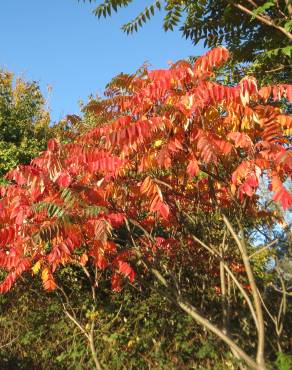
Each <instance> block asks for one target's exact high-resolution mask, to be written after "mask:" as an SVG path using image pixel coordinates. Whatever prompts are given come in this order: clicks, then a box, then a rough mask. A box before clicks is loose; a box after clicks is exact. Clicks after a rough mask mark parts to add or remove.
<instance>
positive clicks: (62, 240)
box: [0, 47, 292, 369]
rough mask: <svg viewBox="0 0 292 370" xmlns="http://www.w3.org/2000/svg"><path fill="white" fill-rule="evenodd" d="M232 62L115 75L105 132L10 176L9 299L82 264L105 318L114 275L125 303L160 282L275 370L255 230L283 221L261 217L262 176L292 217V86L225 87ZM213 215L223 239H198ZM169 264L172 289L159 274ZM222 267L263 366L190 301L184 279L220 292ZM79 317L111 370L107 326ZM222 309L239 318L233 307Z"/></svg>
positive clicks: (103, 111)
mask: <svg viewBox="0 0 292 370" xmlns="http://www.w3.org/2000/svg"><path fill="white" fill-rule="evenodd" d="M228 58H229V53H228V51H227V50H226V49H225V48H221V47H220V48H216V49H214V50H211V51H210V52H208V53H207V54H206V55H204V56H202V57H200V58H198V59H197V60H196V62H195V63H194V65H193V66H192V65H191V64H189V63H186V62H178V63H176V64H174V65H173V66H172V67H171V68H170V69H168V70H154V71H148V70H147V69H146V68H142V69H141V70H140V71H138V73H137V74H136V75H133V76H126V75H121V76H119V77H117V78H116V80H115V82H114V84H111V85H109V87H108V90H107V92H106V95H107V99H106V100H101V101H91V102H90V103H89V104H88V106H87V108H86V110H87V112H88V113H87V114H89V115H90V114H92V115H93V118H94V117H96V127H93V128H90V129H89V130H88V131H85V132H84V133H82V134H80V135H79V136H77V137H76V138H75V139H74V140H72V142H70V143H65V144H60V143H59V142H58V141H57V140H54V139H51V140H49V142H48V147H47V150H46V151H44V152H43V153H42V154H41V155H40V156H38V157H36V158H35V159H34V160H33V161H32V162H31V164H30V165H28V166H20V167H18V168H17V169H16V170H12V171H10V172H9V173H8V175H7V177H8V179H10V181H12V182H13V184H11V185H10V186H7V187H2V188H1V194H2V199H1V200H0V221H1V231H0V233H1V238H0V240H1V244H0V248H1V254H0V266H1V268H2V269H3V270H4V271H6V273H5V277H4V279H3V281H2V283H1V284H0V291H1V292H2V293H5V292H7V291H9V290H10V289H11V287H12V286H13V284H15V282H16V281H17V279H18V278H19V277H20V276H21V275H22V274H23V273H24V272H25V271H29V270H30V269H32V271H33V273H34V274H37V273H38V272H39V271H41V277H42V281H43V285H44V288H45V289H47V290H54V289H55V288H57V287H58V286H57V283H56V281H55V279H54V273H55V272H56V270H58V269H61V267H62V266H63V265H67V264H73V265H79V266H81V268H82V269H83V271H84V273H85V275H86V276H88V279H89V282H90V286H91V290H92V301H93V303H94V305H93V307H94V306H95V305H96V290H97V286H98V281H99V278H100V277H101V276H102V275H103V276H110V279H111V284H112V288H113V290H115V291H120V290H121V289H122V286H123V282H124V281H128V282H130V283H131V284H133V283H134V281H135V278H136V276H137V272H139V274H138V278H139V279H140V276H141V277H142V280H143V281H145V280H146V282H147V271H148V272H150V273H151V274H153V276H154V277H155V278H156V279H157V281H159V282H160V283H161V284H162V287H160V288H158V289H159V290H160V291H161V292H162V294H163V295H164V296H165V297H166V298H167V299H169V301H170V302H172V303H173V304H174V305H176V306H178V307H179V308H180V309H182V310H183V311H184V312H186V313H187V314H188V315H190V316H191V317H192V318H194V319H195V320H196V321H197V322H198V323H199V324H200V325H202V326H205V327H207V329H208V330H210V331H211V332H212V333H213V334H215V335H216V336H218V337H219V338H220V339H221V340H223V341H224V343H225V344H227V345H228V346H229V348H230V349H231V350H232V351H233V353H234V355H235V357H237V358H239V359H241V360H243V361H245V362H246V363H247V364H248V365H249V366H251V367H253V368H254V369H266V366H265V351H264V347H265V326H264V318H263V305H262V302H261V295H260V293H259V290H258V286H257V282H256V279H255V271H254V269H253V263H252V255H249V253H250V250H251V249H252V246H250V245H249V242H248V239H246V236H245V235H246V232H245V228H247V227H249V228H251V227H252V226H253V225H255V224H256V223H257V222H258V220H259V219H260V220H261V222H265V223H267V224H269V223H274V222H279V221H281V214H278V213H277V212H269V211H266V210H263V209H261V203H260V202H259V199H258V194H257V189H258V187H259V182H260V179H261V177H262V176H263V175H265V176H266V177H267V181H268V182H269V187H270V191H271V192H272V194H273V201H275V202H278V203H279V204H280V205H281V207H283V208H284V209H288V208H291V206H292V196H291V194H290V193H289V191H288V190H287V189H286V187H285V185H284V183H285V180H286V179H287V178H288V177H289V176H290V175H291V152H290V151H289V150H288V148H287V144H288V139H287V137H288V135H289V134H290V129H291V117H289V116H287V115H285V114H284V113H285V112H282V111H281V107H280V104H279V102H281V101H282V100H284V101H289V102H291V100H292V99H291V92H292V87H291V86H290V85H276V86H267V87H262V88H261V89H259V88H258V86H257V82H256V80H255V79H254V78H251V77H245V78H244V79H243V80H241V81H240V83H239V84H238V85H236V86H225V85H223V84H222V83H220V82H219V81H220V76H217V75H216V73H215V72H214V70H216V69H217V68H218V67H220V66H221V65H222V64H223V63H224V62H226V61H227V60H228ZM118 86H120V88H119V87H118ZM98 118H99V119H98ZM204 215H207V216H205V217H206V218H207V219H208V218H209V220H211V221H209V225H210V226H212V227H213V228H214V230H215V232H210V233H206V231H205V230H204V229H202V228H201V227H199V228H198V225H200V224H201V223H203V222H202V219H204V218H203V217H204ZM229 219H232V220H234V221H235V223H236V228H239V235H238V233H237V232H236V231H235V226H234V225H233V226H232V224H231V222H230V221H229ZM203 225H204V223H203ZM206 225H208V223H205V227H206ZM198 232H201V235H198ZM275 243H277V241H273V242H272V244H271V245H274V244H275ZM268 247H270V246H266V247H265V249H267V248H268ZM226 248H227V249H226ZM227 251H228V253H227ZM225 254H226V255H225ZM210 255H211V257H212V261H211V262H208V260H209V257H210ZM167 257H169V258H167ZM161 258H162V259H163V258H166V262H165V263H163V264H162V266H163V268H164V269H165V271H166V272H167V274H168V276H167V277H164V276H163V275H164V274H163V273H162V272H161V271H159V270H158V269H157V268H156V261H157V260H160V259H161ZM135 262H137V265H136V269H134V263H135ZM218 262H219V265H218ZM194 266H195V268H194ZM219 266H220V268H221V276H222V281H221V289H222V292H223V290H224V291H225V290H226V289H225V288H226V283H224V281H225V278H227V276H228V279H232V281H234V284H235V286H236V287H237V288H238V289H239V292H240V294H241V295H242V296H243V297H244V300H245V302H247V303H246V304H247V306H248V308H249V310H250V314H251V317H252V319H253V320H254V324H255V328H256V330H255V332H256V334H255V335H254V338H256V339H255V340H256V343H257V353H256V354H255V359H253V353H252V352H251V354H247V352H246V351H245V348H244V344H239V343H237V342H236V341H235V340H234V339H232V337H231V335H230V334H229V333H228V320H227V318H228V317H227V315H226V313H225V314H223V318H224V322H225V324H226V327H225V329H224V330H221V329H219V328H218V326H216V325H214V323H212V322H211V321H210V320H209V319H207V318H206V317H204V315H202V314H200V313H199V311H198V309H197V308H195V307H194V305H193V304H192V302H191V301H188V300H187V299H185V298H184V296H183V289H184V288H183V286H181V285H180V281H179V279H178V278H177V276H179V274H178V275H177V273H178V271H179V269H188V271H191V272H193V273H194V272H195V271H198V272H199V276H201V275H205V274H208V275H210V276H211V277H213V278H214V280H216V279H217V280H218V273H219V274H220V271H219V270H218V268H219ZM135 270H136V271H135ZM232 271H233V272H232ZM235 271H237V272H238V273H239V276H237V277H236V276H235V273H234V272H235ZM242 272H245V273H246V275H244V276H242V275H241V273H242ZM144 277H145V279H144ZM213 278H212V279H209V280H210V281H213ZM191 279H192V281H194V277H192V278H191ZM213 288H214V287H213ZM223 288H224V289H223ZM59 289H61V287H59ZM281 291H282V289H281ZM249 292H251V293H249ZM222 295H223V293H222ZM64 297H65V299H66V292H65V294H64ZM283 297H286V293H285V292H284V296H283ZM283 299H284V298H283ZM285 299H286V298H285ZM227 300H228V299H227ZM68 307H69V306H67V305H66V303H64V309H65V312H66V314H67V316H68V317H70V319H71V320H72V321H73V322H74V323H75V324H76V325H77V326H78V327H79V329H80V331H81V332H82V334H83V335H84V336H85V337H86V338H87V339H88V342H89V344H90V348H91V351H92V355H93V357H94V359H95V364H96V368H100V365H99V362H98V359H97V351H96V348H95V344H94V332H95V320H94V319H92V322H91V325H90V326H89V327H84V326H82V325H80V323H79V322H78V320H77V319H76V317H74V310H73V313H72V311H70V310H68ZM222 307H223V312H225V310H227V308H228V301H226V300H225V299H223V300H222ZM229 308H230V307H229ZM281 317H282V312H281ZM249 350H251V349H250V348H249ZM251 351H252V350H251Z"/></svg>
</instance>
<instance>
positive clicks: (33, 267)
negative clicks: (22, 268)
mask: <svg viewBox="0 0 292 370" xmlns="http://www.w3.org/2000/svg"><path fill="white" fill-rule="evenodd" d="M41 265H42V264H41V261H37V263H35V264H34V265H33V266H32V268H31V270H32V272H33V274H34V275H36V274H37V273H38V272H39V271H40V268H41Z"/></svg>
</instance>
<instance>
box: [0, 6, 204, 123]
mask: <svg viewBox="0 0 292 370" xmlns="http://www.w3.org/2000/svg"><path fill="white" fill-rule="evenodd" d="M147 3H149V2H147V1H144V0H143V1H141V0H136V1H135V2H134V4H133V5H131V6H130V7H129V8H127V9H123V11H120V12H119V13H118V14H115V15H114V16H113V17H111V18H108V19H106V20H104V19H102V20H99V21H98V20H97V18H95V17H94V16H93V15H92V13H91V10H92V9H93V7H94V4H89V3H88V4H84V3H83V2H78V1H77V0H8V1H7V0H6V1H4V0H2V1H1V5H0V33H1V42H0V68H5V69H8V70H10V71H12V72H14V73H15V74H17V75H20V76H22V77H24V78H25V79H29V80H36V81H38V82H39V83H40V86H41V88H42V91H43V93H44V95H45V96H46V98H47V99H48V101H49V106H50V109H51V113H52V120H53V121H57V120H59V119H61V118H62V117H64V116H65V115H66V114H68V113H70V114H72V113H79V105H78V102H79V101H80V100H83V101H87V97H88V96H89V95H90V94H99V95H102V93H103V90H104V86H105V85H106V83H107V82H108V81H109V80H110V79H111V78H112V77H113V76H115V75H116V74H118V73H120V72H134V71H135V70H136V69H137V68H138V67H140V66H141V65H142V64H143V62H145V61H148V62H150V64H151V66H152V68H165V67H167V62H168V61H169V60H171V61H176V60H178V59H182V58H185V57H187V56H189V55H198V54H201V53H202V50H203V49H202V47H198V46H196V47H194V46H193V45H192V44H191V42H190V41H187V40H185V39H183V38H182V37H181V34H180V32H179V31H178V30H176V31H175V32H167V33H165V32H164V31H163V30H162V14H160V15H158V16H156V17H154V18H153V20H152V21H150V22H149V23H148V24H146V25H145V26H144V27H143V28H142V29H141V30H140V31H139V32H138V33H137V34H134V35H131V36H127V35H125V34H124V33H123V32H122V31H121V30H120V26H121V25H122V24H123V23H125V22H126V21H129V20H130V19H132V18H133V17H134V16H135V15H137V14H138V12H139V11H141V10H142V9H143V6H144V5H147ZM47 86H52V92H50V93H49V94H48V91H47Z"/></svg>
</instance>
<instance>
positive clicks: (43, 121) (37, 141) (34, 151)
mask: <svg viewBox="0 0 292 370" xmlns="http://www.w3.org/2000/svg"><path fill="white" fill-rule="evenodd" d="M50 122H51V120H50V114H49V111H48V109H47V108H46V101H45V98H44V96H43V95H42V93H41V91H40V87H39V85H38V84H37V83H36V82H26V81H24V80H23V79H21V78H15V77H14V74H13V73H11V72H9V71H4V70H0V181H1V182H3V176H4V175H5V174H6V173H7V172H8V171H9V170H10V169H12V168H14V167H16V166H17V165H18V164H28V163H29V162H30V161H31V159H32V158H34V157H35V156H37V155H38V154H39V152H40V151H42V150H44V149H45V148H46V144H47V141H48V140H49V139H50V138H52V137H55V138H58V139H59V140H60V141H68V140H70V139H71V138H72V136H74V135H75V134H76V129H75V128H73V126H74V125H75V124H76V122H75V121H74V116H68V118H66V119H63V120H61V121H60V122H58V123H56V124H54V125H53V126H52V125H50Z"/></svg>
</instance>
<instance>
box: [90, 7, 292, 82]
mask: <svg viewBox="0 0 292 370" xmlns="http://www.w3.org/2000/svg"><path fill="white" fill-rule="evenodd" d="M84 1H86V0H84ZM87 1H89V2H93V0H87ZM133 2H134V1H133V0H105V1H102V2H101V1H99V4H98V6H97V7H96V8H95V9H94V14H95V15H96V16H98V17H102V16H103V17H107V16H110V15H111V14H112V12H114V11H118V10H119V8H122V7H128V6H129V5H130V4H131V3H133ZM141 3H144V4H146V2H141ZM146 5H147V4H146ZM144 6H145V5H144ZM162 9H163V10H164V12H165V16H164V20H163V28H164V30H165V31H168V30H174V28H175V27H176V26H180V31H181V32H182V35H183V36H184V37H186V38H190V39H191V40H192V41H193V43H194V44H195V45H196V44H198V43H199V42H204V45H205V46H207V47H208V48H213V47H215V46H217V45H225V46H226V47H227V48H228V49H229V50H230V51H231V52H232V54H233V62H234V64H237V63H243V64H244V66H248V67H249V72H251V73H252V74H254V75H256V77H257V79H258V80H262V81H263V82H265V83H266V82H273V83H275V82H283V81H284V82H287V79H288V78H289V77H290V76H291V52H292V46H291V42H292V33H291V32H292V17H291V16H292V5H291V3H290V1H289V0H282V1H281V0H280V1H278V0H272V1H265V0H239V1H231V0H218V1H213V0H195V1H194V0H155V1H153V2H152V3H150V5H148V6H146V7H145V8H144V10H142V12H141V13H140V14H138V15H137V16H136V17H135V18H134V19H133V20H131V21H130V22H128V23H126V24H124V25H123V26H122V29H123V31H124V32H126V33H127V34H129V33H132V32H134V31H138V29H139V28H140V27H142V26H143V24H144V23H146V22H147V21H148V20H149V19H151V17H153V16H154V15H155V13H156V12H157V11H160V10H162Z"/></svg>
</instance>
